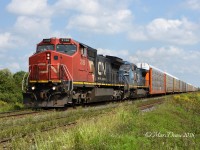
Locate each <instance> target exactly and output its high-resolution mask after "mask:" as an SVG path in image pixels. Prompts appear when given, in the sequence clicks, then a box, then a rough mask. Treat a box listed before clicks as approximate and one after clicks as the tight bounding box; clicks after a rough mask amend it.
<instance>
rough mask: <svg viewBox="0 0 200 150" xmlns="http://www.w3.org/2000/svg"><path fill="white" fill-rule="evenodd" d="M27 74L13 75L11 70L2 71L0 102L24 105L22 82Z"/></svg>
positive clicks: (0, 71)
mask: <svg viewBox="0 0 200 150" xmlns="http://www.w3.org/2000/svg"><path fill="white" fill-rule="evenodd" d="M25 73H26V72H24V71H19V72H16V73H12V72H11V71H10V70H9V69H2V70H0V101H4V102H7V103H16V102H20V103H22V100H23V96H22V88H21V87H22V80H23V77H24V74H25Z"/></svg>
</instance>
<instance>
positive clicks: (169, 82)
mask: <svg viewBox="0 0 200 150" xmlns="http://www.w3.org/2000/svg"><path fill="white" fill-rule="evenodd" d="M173 87H174V84H173V77H172V76H170V75H168V74H166V93H172V92H173Z"/></svg>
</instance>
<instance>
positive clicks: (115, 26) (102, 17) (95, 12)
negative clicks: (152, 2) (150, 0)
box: [55, 0, 133, 34]
mask: <svg viewBox="0 0 200 150" xmlns="http://www.w3.org/2000/svg"><path fill="white" fill-rule="evenodd" d="M124 3H127V2H126V1H124ZM120 4H122V1H119V2H118V3H116V2H114V1H113V0H108V1H104V0H94V1H90V0H77V1H64V0H60V1H58V2H57V3H56V4H55V7H56V9H59V10H60V11H64V12H66V13H68V11H67V10H74V11H75V13H73V14H71V17H70V18H69V20H68V23H67V29H76V30H81V31H86V32H97V33H104V34H113V33H120V32H123V31H126V30H127V29H128V28H129V26H130V25H131V22H132V20H133V15H132V12H131V10H129V9H128V8H127V6H125V5H121V6H120Z"/></svg>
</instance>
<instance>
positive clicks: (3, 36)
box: [0, 32, 25, 52]
mask: <svg viewBox="0 0 200 150" xmlns="http://www.w3.org/2000/svg"><path fill="white" fill-rule="evenodd" d="M16 43H17V44H16ZM24 43H25V42H24V39H22V38H21V37H19V36H17V35H13V33H11V32H4V33H0V51H1V52H4V51H7V50H8V49H11V48H16V47H18V46H19V45H23V44H24Z"/></svg>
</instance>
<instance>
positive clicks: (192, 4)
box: [184, 0, 200, 10]
mask: <svg viewBox="0 0 200 150" xmlns="http://www.w3.org/2000/svg"><path fill="white" fill-rule="evenodd" d="M184 5H185V7H187V8H189V9H193V10H199V9H200V0H186V1H185V3H184Z"/></svg>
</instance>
